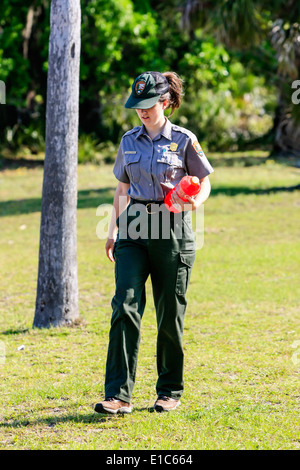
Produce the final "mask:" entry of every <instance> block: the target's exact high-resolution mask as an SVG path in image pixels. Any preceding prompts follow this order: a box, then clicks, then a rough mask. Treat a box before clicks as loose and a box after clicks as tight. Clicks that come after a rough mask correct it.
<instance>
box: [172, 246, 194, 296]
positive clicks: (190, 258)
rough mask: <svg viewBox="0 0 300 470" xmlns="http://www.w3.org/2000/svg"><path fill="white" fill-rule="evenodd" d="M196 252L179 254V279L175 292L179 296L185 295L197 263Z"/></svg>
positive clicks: (177, 279)
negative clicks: (194, 265)
mask: <svg viewBox="0 0 300 470" xmlns="http://www.w3.org/2000/svg"><path fill="white" fill-rule="evenodd" d="M195 256H196V253H195V252H189V253H179V261H178V268H177V278H176V286H175V292H176V294H179V295H184V294H185V293H186V291H187V287H188V284H189V281H190V277H191V271H192V266H193V264H194V261H195Z"/></svg>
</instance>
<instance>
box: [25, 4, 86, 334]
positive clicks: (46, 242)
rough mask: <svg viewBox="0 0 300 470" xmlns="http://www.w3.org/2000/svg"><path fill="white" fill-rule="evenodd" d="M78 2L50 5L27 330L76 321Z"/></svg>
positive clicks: (79, 15) (79, 18) (79, 11)
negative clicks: (35, 263) (34, 269)
mask: <svg viewBox="0 0 300 470" xmlns="http://www.w3.org/2000/svg"><path fill="white" fill-rule="evenodd" d="M80 24H81V9H80V0H52V4H51V17H50V26H51V29H50V39H49V68H48V85H47V87H48V88H47V113H46V155H45V164H44V180H43V193H42V212H41V228H40V252H39V270H38V282H37V296H36V310H35V317H34V322H33V326H34V327H38V328H43V327H50V326H62V325H68V324H71V323H72V322H74V320H76V319H77V318H78V316H79V311H78V280H77V234H76V231H77V214H76V213H77V161H78V119H79V117H78V115H79V67H80Z"/></svg>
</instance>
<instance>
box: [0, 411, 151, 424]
mask: <svg viewBox="0 0 300 470" xmlns="http://www.w3.org/2000/svg"><path fill="white" fill-rule="evenodd" d="M143 411H148V412H149V413H153V412H155V411H154V408H134V409H133V410H132V413H130V414H131V415H132V414H135V413H139V412H143ZM61 412H62V413H63V411H61ZM53 413H57V411H54V412H53ZM126 416H127V415H126V414H121V413H118V414H105V413H96V412H92V413H87V414H79V413H69V414H64V415H63V416H55V415H52V416H49V415H48V416H45V417H41V418H37V419H13V420H10V421H7V422H4V421H2V422H1V423H0V429H1V428H6V429H8V428H20V427H29V426H37V425H46V426H48V427H55V426H56V425H58V424H62V423H70V422H73V423H86V424H87V423H105V422H108V421H110V420H112V419H115V420H122V419H125V418H126Z"/></svg>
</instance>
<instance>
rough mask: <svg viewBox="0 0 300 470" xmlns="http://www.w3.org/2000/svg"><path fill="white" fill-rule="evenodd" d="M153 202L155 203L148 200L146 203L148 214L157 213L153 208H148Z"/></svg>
mask: <svg viewBox="0 0 300 470" xmlns="http://www.w3.org/2000/svg"><path fill="white" fill-rule="evenodd" d="M151 204H153V203H152V202H148V203H147V204H146V212H147V214H155V212H151V210H150V209H149V208H148V206H151Z"/></svg>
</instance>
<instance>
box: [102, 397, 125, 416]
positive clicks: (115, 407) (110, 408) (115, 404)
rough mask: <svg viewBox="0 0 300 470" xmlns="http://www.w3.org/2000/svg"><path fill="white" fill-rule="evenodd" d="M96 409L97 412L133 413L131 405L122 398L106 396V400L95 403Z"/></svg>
mask: <svg viewBox="0 0 300 470" xmlns="http://www.w3.org/2000/svg"><path fill="white" fill-rule="evenodd" d="M95 411H96V412H97V413H111V414H117V413H131V405H130V403H127V402H125V401H122V400H118V398H114V397H111V398H106V399H105V400H104V401H101V402H100V403H97V404H96V405H95Z"/></svg>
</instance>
